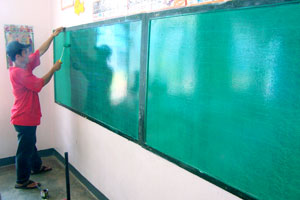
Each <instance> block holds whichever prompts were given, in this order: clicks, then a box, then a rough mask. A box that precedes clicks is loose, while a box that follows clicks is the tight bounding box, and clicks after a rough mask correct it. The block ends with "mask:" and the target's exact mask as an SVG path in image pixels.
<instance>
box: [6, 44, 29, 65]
mask: <svg viewBox="0 0 300 200" xmlns="http://www.w3.org/2000/svg"><path fill="white" fill-rule="evenodd" d="M30 46H31V45H30V44H22V43H20V42H18V41H17V40H14V41H12V42H9V43H8V45H7V46H6V53H7V55H8V56H9V57H10V59H11V60H12V61H13V62H14V61H15V60H16V55H22V51H23V50H24V49H27V48H28V47H30Z"/></svg>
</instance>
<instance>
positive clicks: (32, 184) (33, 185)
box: [15, 180, 41, 189]
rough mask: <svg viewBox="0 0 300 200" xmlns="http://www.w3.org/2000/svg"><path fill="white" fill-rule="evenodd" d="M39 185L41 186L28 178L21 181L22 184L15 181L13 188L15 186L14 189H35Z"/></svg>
mask: <svg viewBox="0 0 300 200" xmlns="http://www.w3.org/2000/svg"><path fill="white" fill-rule="evenodd" d="M40 186H41V184H40V183H38V182H34V181H32V180H28V181H26V182H25V183H23V184H19V183H17V184H16V185H15V188H16V189H35V188H38V187H40Z"/></svg>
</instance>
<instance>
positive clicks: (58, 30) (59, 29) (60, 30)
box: [53, 27, 65, 37]
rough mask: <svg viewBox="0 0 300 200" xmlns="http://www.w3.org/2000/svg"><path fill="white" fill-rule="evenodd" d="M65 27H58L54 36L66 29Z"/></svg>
mask: <svg viewBox="0 0 300 200" xmlns="http://www.w3.org/2000/svg"><path fill="white" fill-rule="evenodd" d="M64 28H65V27H59V28H57V29H55V31H54V33H53V36H54V37H55V36H57V35H58V34H60V32H62V31H63V30H64Z"/></svg>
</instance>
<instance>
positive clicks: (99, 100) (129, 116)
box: [54, 21, 141, 139]
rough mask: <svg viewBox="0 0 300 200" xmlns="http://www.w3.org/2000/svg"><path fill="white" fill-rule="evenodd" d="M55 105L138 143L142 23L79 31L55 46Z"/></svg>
mask: <svg viewBox="0 0 300 200" xmlns="http://www.w3.org/2000/svg"><path fill="white" fill-rule="evenodd" d="M65 44H67V45H68V44H70V45H71V46H70V48H66V49H65V51H64V56H63V59H62V62H63V64H62V67H61V70H60V71H58V72H56V74H55V100H56V102H57V103H59V104H62V105H64V106H66V107H68V108H70V109H72V110H74V111H76V112H78V113H80V114H82V115H84V116H87V117H88V118H90V119H93V120H95V121H96V122H100V123H101V124H103V125H105V126H107V127H109V128H111V129H113V130H115V131H117V132H119V133H122V134H125V135H127V136H130V137H131V138H133V139H137V138H138V115H139V71H140V51H141V47H140V46H141V21H133V22H126V23H125V22H124V23H116V24H111V25H102V26H98V27H97V26H92V27H84V26H83V27H78V28H73V29H70V30H68V29H67V30H66V31H65V32H64V33H63V34H60V35H59V36H58V37H56V38H55V41H54V59H55V60H58V59H59V58H60V56H61V53H62V51H63V46H64V45H65Z"/></svg>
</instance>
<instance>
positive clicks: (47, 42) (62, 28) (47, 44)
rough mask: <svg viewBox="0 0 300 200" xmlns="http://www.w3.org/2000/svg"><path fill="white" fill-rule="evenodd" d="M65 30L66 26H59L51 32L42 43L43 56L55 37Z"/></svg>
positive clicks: (41, 51)
mask: <svg viewBox="0 0 300 200" xmlns="http://www.w3.org/2000/svg"><path fill="white" fill-rule="evenodd" d="M63 30H64V27H59V28H57V29H55V31H54V32H53V33H52V34H51V36H50V37H49V38H48V39H47V40H46V41H45V42H44V43H43V44H42V46H41V47H40V48H39V51H40V56H42V55H43V54H44V53H45V52H46V51H47V50H48V48H49V46H50V44H51V42H52V40H53V38H54V37H55V36H57V35H58V34H59V33H60V32H62V31H63Z"/></svg>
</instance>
